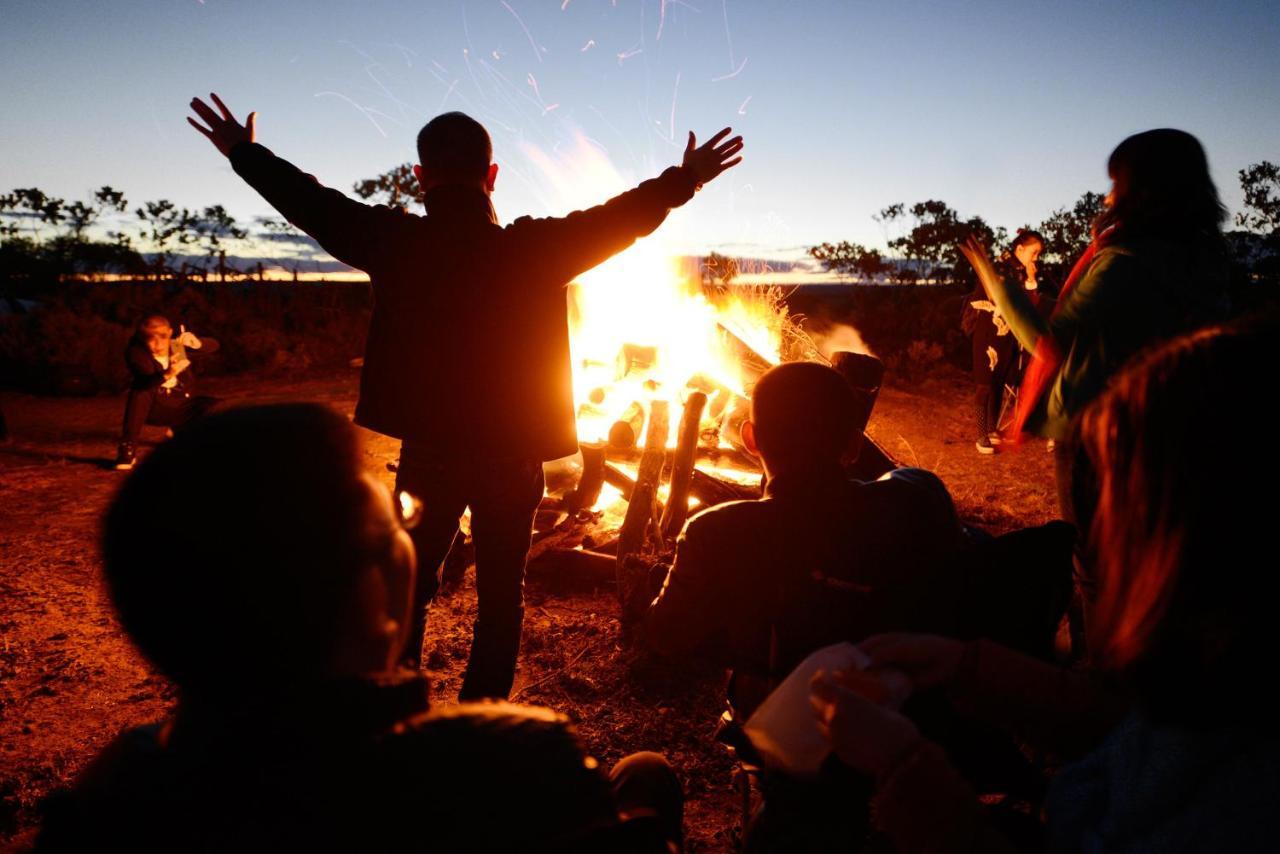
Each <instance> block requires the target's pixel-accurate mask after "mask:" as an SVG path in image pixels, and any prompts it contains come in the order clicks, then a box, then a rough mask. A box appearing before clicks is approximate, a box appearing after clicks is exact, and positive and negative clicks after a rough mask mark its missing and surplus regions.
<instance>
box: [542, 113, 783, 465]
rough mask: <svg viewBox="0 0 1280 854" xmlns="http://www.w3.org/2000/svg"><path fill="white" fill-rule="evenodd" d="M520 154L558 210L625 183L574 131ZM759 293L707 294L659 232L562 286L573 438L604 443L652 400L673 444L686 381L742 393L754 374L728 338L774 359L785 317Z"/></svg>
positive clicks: (777, 357) (582, 204) (718, 390)
mask: <svg viewBox="0 0 1280 854" xmlns="http://www.w3.org/2000/svg"><path fill="white" fill-rule="evenodd" d="M524 153H525V154H526V156H527V157H528V158H529V160H530V162H532V163H533V164H534V165H535V167H537V170H538V171H539V172H540V173H541V177H542V178H544V179H545V181H546V184H547V186H548V188H549V190H550V194H551V195H553V196H554V198H553V199H551V200H550V201H552V202H553V203H554V205H555V206H556V207H561V208H580V207H585V206H589V205H592V204H596V203H598V202H599V200H600V199H601V197H603V196H609V195H614V194H617V193H620V192H622V191H624V190H626V189H628V188H629V187H630V186H631V182H630V181H628V180H626V179H624V178H623V176H622V175H620V174H619V173H618V171H617V170H616V169H615V168H614V166H613V164H612V163H611V162H610V161H609V158H608V157H607V156H606V155H605V153H604V152H603V151H602V150H601V149H600V148H599V147H597V146H596V145H594V144H592V142H591V141H590V140H588V139H587V138H586V137H585V136H584V135H582V134H581V133H578V134H576V135H575V136H574V139H573V143H572V145H569V146H566V147H564V150H562V151H561V152H559V153H558V154H556V155H555V156H553V155H550V154H548V153H547V152H545V151H543V150H542V149H540V148H538V147H536V146H533V145H531V144H526V145H525V146H524ZM753 296H755V297H757V298H755V299H753V298H752V297H753ZM758 296H759V293H758V292H752V293H748V294H741V295H735V294H732V293H730V294H726V295H725V296H724V297H723V298H717V299H715V300H714V301H713V300H712V299H710V298H708V296H707V295H706V294H704V293H703V291H702V289H701V287H700V285H699V281H698V273H697V271H694V270H687V269H686V270H682V269H680V262H679V259H678V258H677V257H676V254H675V253H674V252H673V251H672V250H671V248H670V245H669V244H668V243H666V242H665V241H664V237H663V229H659V231H658V232H657V233H655V234H654V235H652V236H650V237H648V238H644V239H642V240H640V241H638V242H637V243H636V245H634V246H632V247H631V248H630V249H628V250H627V251H626V252H623V253H622V254H620V255H618V256H616V257H614V258H612V259H610V260H609V261H607V262H605V263H603V264H601V265H600V266H599V267H596V268H595V269H593V270H591V271H590V272H588V273H586V274H584V275H582V276H581V277H579V279H578V280H577V281H576V282H575V283H574V284H573V285H572V286H571V287H570V289H569V316H570V342H571V348H572V353H573V359H574V395H575V400H576V403H577V405H578V413H579V415H578V435H579V438H580V439H581V440H582V441H584V442H595V441H605V440H606V439H607V438H608V435H609V429H610V427H611V426H612V425H613V424H614V423H615V422H616V421H618V420H619V418H620V417H621V416H622V415H623V414H624V413H625V412H626V411H627V410H628V408H633V405H634V404H639V405H640V408H641V410H642V411H643V412H644V414H645V417H646V419H647V413H648V409H649V407H650V405H651V404H652V402H653V401H654V400H665V401H668V403H669V405H670V413H671V417H670V433H669V436H668V445H669V446H672V445H674V444H675V441H676V431H677V429H678V426H679V423H680V414H681V411H682V408H683V402H684V398H685V396H686V395H687V388H688V387H689V386H690V385H693V386H695V387H701V388H703V390H706V391H708V393H709V395H711V396H713V397H714V395H717V394H719V395H726V394H732V395H736V396H738V397H746V395H747V392H748V391H749V388H748V386H749V384H750V380H751V377H750V376H749V375H748V374H747V373H746V372H745V371H744V368H743V364H742V361H743V360H742V353H741V351H740V350H735V348H734V347H733V346H729V345H728V344H727V339H729V338H730V337H731V338H733V339H736V340H737V342H739V343H740V344H741V345H742V346H745V347H747V348H749V349H750V350H751V351H753V352H754V353H755V354H756V355H757V356H758V357H760V360H761V361H763V362H765V363H767V364H776V363H777V362H779V361H781V355H780V350H781V347H782V323H781V320H782V318H781V317H780V316H779V313H778V309H777V305H776V302H770V301H768V300H762V299H759V298H758ZM726 332H727V333H729V335H727V334H726ZM714 408H715V407H714V406H709V407H708V410H712V409H714ZM722 408H723V407H722ZM633 411H634V408H633ZM637 439H638V441H639V442H640V443H643V439H642V438H640V437H637Z"/></svg>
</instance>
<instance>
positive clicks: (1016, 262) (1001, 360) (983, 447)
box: [961, 229, 1044, 454]
mask: <svg viewBox="0 0 1280 854" xmlns="http://www.w3.org/2000/svg"><path fill="white" fill-rule="evenodd" d="M1043 251H1044V238H1043V237H1041V236H1040V233H1039V232H1038V231H1030V230H1023V229H1018V236H1017V237H1015V238H1014V239H1013V242H1012V243H1010V244H1009V248H1008V249H1006V250H1005V251H1004V252H1003V253H1001V255H1000V268H999V269H1000V270H1001V272H1002V273H1003V274H1004V276H1005V277H1006V279H1007V280H1008V281H1009V282H1011V283H1019V284H1021V285H1022V287H1023V288H1024V289H1025V290H1026V292H1027V296H1028V297H1030V299H1031V301H1032V304H1033V305H1034V306H1035V307H1036V308H1037V310H1039V309H1040V305H1041V293H1040V290H1039V283H1038V282H1037V281H1036V263H1037V262H1038V261H1039V259H1040V253H1041V252H1043ZM961 326H962V327H963V329H964V330H965V332H967V333H968V334H969V336H970V338H971V339H972V342H973V382H974V395H973V408H974V414H975V415H976V416H977V425H978V441H977V448H978V453H980V454H994V453H995V452H996V449H995V446H996V445H998V444H1000V432H999V431H1000V412H1001V411H1002V408H1003V404H1004V389H1005V386H1006V385H1007V384H1008V383H1010V382H1016V381H1017V365H1018V357H1019V348H1018V340H1017V338H1015V337H1014V335H1013V334H1012V332H1011V331H1010V329H1009V324H1008V322H1007V321H1006V320H1005V319H1004V316H1003V315H1001V314H1000V312H999V310H997V309H996V306H995V303H993V302H992V301H991V300H990V299H988V298H987V293H986V291H985V290H983V288H982V284H981V283H979V284H978V286H977V287H976V288H974V291H973V293H971V294H969V297H968V298H967V299H966V300H965V305H964V316H963V318H962V319H961Z"/></svg>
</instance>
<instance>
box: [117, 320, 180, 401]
mask: <svg viewBox="0 0 1280 854" xmlns="http://www.w3.org/2000/svg"><path fill="white" fill-rule="evenodd" d="M124 363H125V366H126V367H128V369H129V387H130V388H131V389H133V390H134V391H150V390H152V389H155V390H156V391H158V392H159V393H161V394H165V395H170V396H173V397H175V398H184V397H191V395H192V394H194V393H195V388H196V378H195V374H194V373H192V370H191V368H187V369H186V370H185V371H183V372H182V373H180V374H178V382H177V384H176V385H175V386H174V387H173V388H161V384H163V383H164V371H165V369H164V366H163V365H161V364H160V363H159V362H157V361H156V357H155V356H154V355H152V353H151V348H150V347H148V346H147V342H146V341H145V340H144V339H143V338H142V336H140V335H134V336H133V337H132V338H130V339H129V345H128V346H127V347H125V350H124Z"/></svg>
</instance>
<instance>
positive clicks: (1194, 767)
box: [812, 322, 1280, 852]
mask: <svg viewBox="0 0 1280 854" xmlns="http://www.w3.org/2000/svg"><path fill="white" fill-rule="evenodd" d="M1278 331H1280V330H1278V329H1277V327H1276V325H1275V324H1274V322H1271V323H1268V324H1266V325H1262V324H1259V325H1257V326H1254V327H1234V328H1232V327H1216V328H1212V329H1208V330H1204V331H1201V332H1198V333H1194V334H1191V335H1187V336H1184V337H1182V338H1179V339H1177V340H1176V341H1174V342H1172V343H1170V344H1168V345H1167V346H1165V347H1163V348H1160V349H1159V350H1157V351H1155V352H1152V353H1150V354H1149V355H1147V356H1144V357H1143V358H1141V359H1140V360H1138V361H1137V362H1135V363H1134V364H1133V365H1132V366H1131V367H1129V368H1128V369H1126V370H1125V371H1124V372H1123V373H1121V374H1120V375H1119V376H1118V377H1117V378H1116V379H1115V380H1114V381H1113V382H1112V384H1111V387H1110V388H1109V389H1108V391H1106V392H1105V393H1104V394H1103V395H1102V396H1101V397H1100V398H1099V399H1098V400H1097V401H1096V402H1095V403H1094V404H1093V405H1092V406H1091V407H1090V408H1089V409H1088V410H1087V412H1086V413H1085V415H1084V416H1083V419H1082V424H1081V439H1082V445H1083V448H1084V451H1085V452H1086V453H1087V454H1088V456H1089V458H1090V460H1091V461H1092V462H1093V464H1094V465H1095V466H1096V470H1097V472H1098V475H1099V478H1098V484H1099V502H1098V510H1097V514H1096V517H1095V519H1094V523H1093V526H1092V530H1091V540H1092V544H1093V546H1094V548H1095V550H1096V553H1097V556H1098V568H1099V578H1100V595H1099V600H1098V608H1097V614H1096V619H1095V620H1094V622H1093V623H1092V625H1091V626H1090V631H1091V633H1092V635H1093V639H1092V647H1093V649H1094V651H1095V652H1094V655H1093V659H1092V664H1093V666H1094V668H1095V671H1094V673H1093V674H1089V673H1083V672H1081V671H1073V670H1063V669H1059V668H1056V667H1054V666H1051V665H1049V664H1045V663H1043V662H1040V661H1036V660H1033V659H1030V658H1027V657H1025V656H1021V655H1019V654H1017V653H1013V652H1011V651H1009V650H1007V649H1003V648H1001V647H998V646H996V645H994V644H992V643H990V642H988V641H976V642H972V643H962V642H960V641H954V640H949V639H945V638H938V637H928V636H921V635H882V636H879V637H876V638H871V639H868V640H867V641H865V642H863V643H862V644H861V649H862V651H863V652H865V653H866V654H867V655H868V657H869V659H870V662H871V664H870V666H869V669H868V670H866V671H862V672H860V673H857V674H853V675H852V677H851V678H844V679H838V678H837V679H833V678H831V677H820V678H819V679H818V680H815V683H814V686H813V689H814V690H813V698H812V701H813V706H814V711H815V713H816V714H817V716H818V720H819V725H820V728H822V729H823V730H824V732H825V733H826V734H827V735H828V737H829V738H830V740H831V742H832V745H833V747H834V748H835V751H836V753H837V754H838V755H839V756H840V757H841V758H842V759H844V760H845V761H846V762H847V763H849V764H852V765H854V766H855V767H857V768H859V769H861V770H863V771H865V772H867V773H870V774H872V775H874V777H875V779H876V785H877V789H878V793H877V795H876V797H875V801H874V804H873V806H874V812H873V814H874V815H875V816H876V821H877V823H878V824H879V825H880V827H881V829H882V830H884V831H885V832H886V833H888V834H889V836H890V837H891V838H892V839H893V841H894V842H895V844H896V848H897V850H899V851H904V852H910V851H926V850H927V851H949V850H966V851H971V850H999V848H1000V846H999V842H1000V841H999V840H998V839H997V838H996V835H995V833H994V831H993V830H992V829H991V828H990V827H989V826H987V825H986V824H985V823H984V819H983V815H982V812H981V808H980V807H979V804H978V800H977V798H976V797H975V795H974V793H973V790H972V789H971V788H970V787H969V786H968V784H967V783H966V782H965V781H964V780H963V779H962V778H960V776H959V774H958V773H957V772H956V771H955V770H954V769H953V768H952V767H951V766H950V765H949V764H948V760H947V759H946V757H945V755H944V754H943V753H942V752H941V750H940V749H938V748H937V747H936V746H934V745H932V744H931V743H930V742H928V741H926V740H924V739H923V738H922V737H921V736H920V734H919V733H918V732H917V731H916V730H915V727H914V725H913V724H911V723H910V721H908V720H907V719H906V718H904V717H902V716H900V715H898V714H897V713H895V712H891V711H889V710H887V709H885V708H882V707H880V706H877V705H875V704H874V703H872V702H870V701H868V700H867V699H864V697H865V696H869V695H870V696H873V688H872V690H869V689H868V688H867V684H866V683H871V684H872V686H874V683H875V682H876V671H877V670H878V669H892V670H897V671H899V672H903V673H905V674H906V675H907V676H908V677H909V679H910V680H911V683H912V686H913V690H923V689H926V688H941V689H942V690H943V691H944V692H945V693H946V695H947V697H948V698H949V699H950V701H951V702H952V703H953V704H954V705H955V706H957V707H958V708H959V709H960V710H961V711H963V712H965V713H966V714H968V715H970V716H973V717H976V718H978V719H980V720H983V721H985V722H987V723H990V724H994V725H998V726H1002V727H1005V728H1006V729H1009V730H1011V731H1014V732H1015V733H1016V734H1018V735H1020V736H1021V737H1022V738H1023V739H1024V740H1025V741H1026V743H1027V744H1029V745H1030V746H1032V747H1035V748H1038V749H1040V750H1044V751H1049V752H1050V753H1052V754H1053V755H1055V756H1057V757H1058V758H1060V759H1063V760H1066V761H1067V762H1069V763H1070V764H1067V765H1066V766H1065V767H1064V768H1063V770H1061V771H1060V772H1059V773H1058V774H1057V776H1056V777H1055V778H1054V779H1053V781H1052V784H1051V786H1050V790H1049V795H1048V799H1047V802H1046V808H1045V814H1046V816H1047V820H1048V824H1047V828H1046V832H1047V837H1048V838H1047V841H1048V843H1049V844H1048V846H1047V850H1049V851H1093V850H1098V851H1104V850H1105V851H1133V852H1137V851H1170V852H1182V851H1188V852H1189V851H1233V852H1239V851H1264V850H1274V848H1275V844H1276V843H1275V833H1274V829H1273V828H1272V827H1271V823H1272V818H1271V816H1272V814H1273V812H1274V810H1275V807H1276V805H1277V803H1280V737H1277V735H1276V732H1275V719H1276V715H1277V713H1278V712H1280V700H1277V699H1276V693H1275V691H1274V690H1273V688H1272V685H1271V679H1270V674H1271V673H1272V671H1273V670H1274V669H1275V661H1276V658H1277V655H1278V654H1280V636H1278V635H1277V634H1276V632H1275V630H1274V626H1273V623H1274V616H1273V613H1272V612H1273V611H1274V609H1275V606H1276V602H1277V601H1278V596H1277V594H1280V576H1277V574H1276V573H1275V572H1274V571H1273V569H1272V566H1271V565H1270V564H1269V563H1268V560H1267V556H1268V555H1270V554H1271V552H1272V549H1273V542H1272V541H1273V539H1274V536H1273V534H1272V527H1273V516H1274V508H1273V504H1274V502H1269V501H1266V500H1259V499H1258V498H1257V495H1258V493H1259V490H1260V489H1262V490H1270V489H1274V488H1275V484H1276V483H1278V482H1280V460H1278V459H1277V456H1276V455H1275V454H1273V453H1268V452H1267V450H1266V449H1267V448H1268V440H1269V439H1270V436H1269V434H1268V432H1267V431H1268V430H1269V429H1270V427H1269V424H1270V419H1269V418H1268V417H1267V416H1268V414H1269V410H1268V409H1267V402H1264V399H1263V397H1262V396H1261V395H1259V394H1258V389H1257V383H1256V380H1257V378H1256V373H1257V369H1258V366H1260V365H1265V364H1268V363H1269V362H1270V361H1273V360H1274V342H1275V340H1276V334H1277V332H1278ZM1227 409H1231V410H1234V411H1235V412H1236V413H1237V416H1238V417H1237V419H1236V423H1237V424H1238V425H1239V430H1240V434H1239V436H1238V438H1239V443H1240V447H1242V448H1251V449H1256V450H1257V452H1256V453H1255V454H1254V455H1253V457H1252V459H1251V460H1250V461H1249V463H1248V464H1247V465H1239V464H1232V463H1230V462H1228V461H1225V460H1224V459H1223V457H1222V455H1221V453H1220V452H1219V451H1218V449H1217V448H1216V447H1215V446H1214V445H1212V444H1211V443H1207V442H1204V441H1203V440H1202V436H1203V435H1204V433H1205V431H1206V430H1208V429H1210V425H1211V424H1212V423H1213V421H1214V419H1215V417H1216V414H1217V413H1220V412H1222V411H1224V410H1227ZM842 683H843V684H842ZM984 845H985V846H986V847H984Z"/></svg>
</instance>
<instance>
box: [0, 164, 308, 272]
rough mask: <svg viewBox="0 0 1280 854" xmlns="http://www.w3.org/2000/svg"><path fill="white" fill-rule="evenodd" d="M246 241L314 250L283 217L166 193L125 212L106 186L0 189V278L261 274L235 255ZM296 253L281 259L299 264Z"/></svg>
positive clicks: (127, 207) (121, 201) (122, 201)
mask: <svg viewBox="0 0 1280 854" xmlns="http://www.w3.org/2000/svg"><path fill="white" fill-rule="evenodd" d="M246 241H263V242H268V243H273V244H277V245H281V244H283V245H288V246H292V247H294V248H297V247H305V248H313V247H314V246H315V243H314V241H312V240H311V238H309V237H307V236H306V235H304V234H302V233H301V232H299V231H298V230H297V229H295V228H294V227H293V226H292V225H290V224H289V223H288V222H286V221H285V220H283V219H273V218H270V217H259V218H258V219H257V220H256V221H255V223H253V224H242V223H240V222H237V220H236V218H235V217H233V216H232V215H231V214H230V213H229V212H228V211H227V209H226V208H225V207H223V206H222V205H210V206H208V207H205V208H199V209H195V210H192V209H189V208H184V207H179V206H178V205H176V204H174V203H173V202H172V201H170V200H168V199H157V200H154V201H147V202H143V203H141V204H140V205H138V206H136V207H134V208H133V210H132V211H130V204H129V201H128V200H127V199H126V198H125V195H124V193H123V192H121V191H120V190H116V189H115V188H113V187H109V186H104V187H101V188H99V189H98V190H96V191H95V192H94V193H92V194H91V195H90V197H89V198H87V199H78V200H74V201H68V200H66V199H62V198H58V197H56V196H52V195H49V194H48V193H45V192H44V191H43V190H41V189H39V188H37V187H25V188H19V189H15V190H12V191H10V192H8V193H6V194H4V195H0V281H4V282H8V283H12V282H14V281H16V280H32V279H35V280H47V279H54V278H60V277H67V276H76V277H86V278H94V277H100V276H106V275H111V276H125V277H133V278H140V279H150V280H152V281H156V280H160V279H199V280H201V281H208V280H209V279H210V278H213V277H216V278H217V279H218V280H219V281H226V280H228V279H237V278H246V277H256V278H262V272H263V271H262V264H261V262H255V263H252V264H248V265H246V263H245V262H244V261H243V259H241V260H239V261H237V259H236V254H237V250H240V251H241V252H242V251H243V250H245V249H246V248H247V245H248V244H247V243H246ZM300 260H301V259H300V258H298V257H296V255H295V256H293V257H286V258H284V259H282V261H283V262H284V263H285V264H289V263H290V262H292V265H293V269H294V272H295V274H296V272H297V270H298V264H299V262H300Z"/></svg>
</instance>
